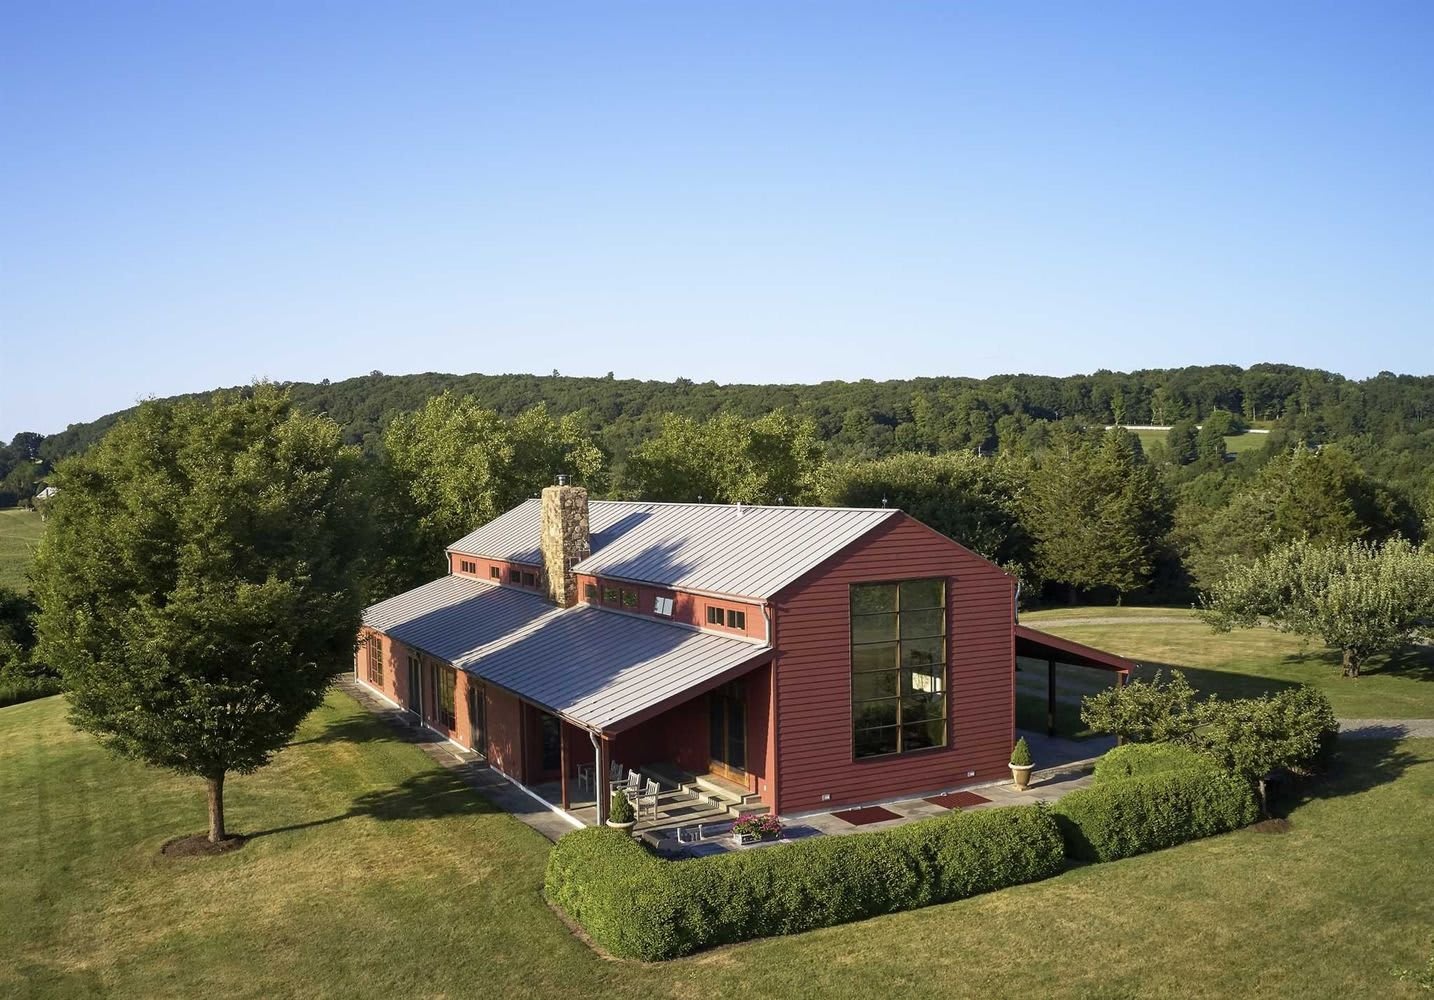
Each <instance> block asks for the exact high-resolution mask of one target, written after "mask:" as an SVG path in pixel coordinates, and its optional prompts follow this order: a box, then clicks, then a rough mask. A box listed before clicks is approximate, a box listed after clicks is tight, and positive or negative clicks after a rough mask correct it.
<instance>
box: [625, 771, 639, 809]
mask: <svg viewBox="0 0 1434 1000" xmlns="http://www.w3.org/2000/svg"><path fill="white" fill-rule="evenodd" d="M641 792H642V775H640V774H638V773H637V772H636V771H628V772H627V784H626V785H624V786H623V789H622V794H624V795H626V796H627V800H628V801H629V802H636V801H637V796H638V795H639V794H640V793H641Z"/></svg>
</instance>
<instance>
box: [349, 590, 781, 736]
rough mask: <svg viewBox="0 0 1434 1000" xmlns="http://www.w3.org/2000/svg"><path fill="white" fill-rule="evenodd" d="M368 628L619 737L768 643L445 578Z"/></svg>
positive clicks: (724, 675) (372, 616) (392, 606)
mask: <svg viewBox="0 0 1434 1000" xmlns="http://www.w3.org/2000/svg"><path fill="white" fill-rule="evenodd" d="M363 623H364V625H366V626H368V627H370V628H373V629H376V630H378V631H380V632H382V633H383V634H385V635H387V636H389V637H391V638H393V639H397V640H398V641H399V642H402V643H404V644H405V645H408V646H412V647H414V648H415V649H418V650H420V651H422V652H424V653H427V654H429V655H430V656H435V657H438V658H439V659H441V660H446V661H447V662H449V663H451V664H453V665H454V666H455V667H458V668H459V669H461V670H464V671H467V672H468V673H470V674H472V675H474V676H475V677H478V678H481V679H482V680H485V681H488V682H491V683H492V684H495V685H497V686H498V687H501V688H504V689H505V690H508V691H511V692H512V693H513V694H516V695H518V696H519V697H521V698H523V699H524V700H525V701H529V702H532V703H533V704H535V705H538V706H540V707H542V708H544V709H547V710H548V711H550V712H553V713H555V714H557V715H561V716H563V717H564V718H566V719H568V720H570V721H571V722H573V723H575V724H577V725H580V726H583V727H586V728H589V729H594V730H598V731H601V732H608V733H617V732H621V731H622V730H624V729H627V728H630V727H631V726H634V725H636V724H637V723H639V722H641V721H643V720H644V719H646V718H650V717H651V716H653V715H655V714H657V713H658V712H660V711H662V710H664V709H666V708H668V707H670V706H672V705H674V704H677V703H679V702H681V701H685V700H687V699H688V698H691V697H695V696H696V695H698V694H701V693H703V692H704V691H707V690H710V689H711V688H714V687H716V686H718V685H719V684H722V683H724V682H726V681H727V680H729V679H731V678H733V677H736V676H738V675H740V674H742V673H744V672H746V671H747V670H749V669H751V668H752V667H755V666H757V665H758V664H759V663H760V662H762V661H763V660H764V659H765V658H766V657H767V656H769V655H770V654H771V648H770V647H769V646H767V645H766V644H765V643H758V642H753V641H751V640H746V639H737V638H732V637H728V636H722V635H713V634H711V633H707V632H699V631H696V630H694V629H688V628H684V627H683V626H680V625H675V624H669V623H667V622H662V621H656V620H654V619H651V618H645V617H640V616H638V615H633V614H627V613H624V612H621V611H613V610H608V609H604V608H598V607H592V606H588V605H578V606H576V607H571V608H558V607H554V606H553V605H552V604H549V603H548V602H547V601H546V600H545V599H544V598H542V597H540V596H538V595H537V594H531V593H528V592H525V591H521V590H515V589H513V588H510V587H502V586H497V585H494V584H489V583H486V582H484V581H481V580H474V579H470V578H468V577H462V576H445V577H440V578H439V579H437V580H434V581H432V582H431V583H426V584H424V585H423V586H421V587H417V588H415V589H414V590H410V591H407V592H406V593H402V594H399V595H398V596H396V597H391V598H389V599H388V600H386V601H382V602H380V603H378V604H375V605H373V606H372V607H370V608H368V609H367V610H366V611H365V612H364V616H363Z"/></svg>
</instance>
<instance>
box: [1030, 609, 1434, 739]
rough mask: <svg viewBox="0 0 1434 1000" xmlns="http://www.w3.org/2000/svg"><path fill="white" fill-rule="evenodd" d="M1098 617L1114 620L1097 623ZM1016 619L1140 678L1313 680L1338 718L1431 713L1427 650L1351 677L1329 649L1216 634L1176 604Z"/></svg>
mask: <svg viewBox="0 0 1434 1000" xmlns="http://www.w3.org/2000/svg"><path fill="white" fill-rule="evenodd" d="M1102 618H1104V619H1115V620H1107V621H1095V619H1102ZM1171 618H1177V619H1180V620H1179V621H1173V622H1172V621H1169V620H1168V619H1171ZM1142 619H1155V620H1152V621H1142ZM1021 621H1022V622H1023V623H1024V624H1028V625H1032V626H1034V627H1036V628H1039V629H1044V630H1046V631H1049V632H1052V633H1055V634H1056V635H1062V636H1066V637H1067V638H1070V639H1075V640H1076V641H1078V642H1084V643H1087V644H1089V645H1092V646H1097V647H1099V648H1101V649H1107V650H1110V651H1111V652H1113V653H1119V654H1120V655H1122V656H1126V657H1129V658H1131V659H1133V660H1135V661H1137V662H1139V663H1140V664H1142V665H1143V667H1144V669H1143V670H1142V671H1141V675H1144V676H1149V675H1150V674H1151V673H1153V672H1154V671H1155V670H1157V669H1161V670H1168V669H1169V668H1172V667H1174V668H1177V669H1180V670H1183V671H1185V675H1186V677H1187V678H1188V679H1189V681H1190V683H1191V684H1193V685H1194V686H1195V687H1196V688H1198V689H1199V690H1201V691H1205V692H1210V693H1213V694H1218V695H1220V696H1222V697H1230V698H1236V697H1248V696H1251V695H1256V694H1261V693H1264V692H1267V691H1275V690H1278V689H1280V688H1282V687H1288V686H1290V685H1294V684H1311V685H1314V686H1315V687H1317V688H1319V689H1320V690H1321V691H1323V692H1324V693H1325V694H1326V695H1327V696H1328V697H1329V700H1330V704H1331V705H1333V706H1334V711H1335V714H1336V715H1338V716H1340V717H1341V718H1346V719H1375V718H1392V719H1428V718H1434V649H1431V648H1430V647H1410V648H1408V649H1405V650H1401V651H1400V652H1399V653H1398V654H1396V655H1394V656H1392V657H1376V658H1375V659H1374V660H1373V661H1372V662H1370V663H1369V664H1367V665H1366V666H1365V667H1364V672H1363V675H1362V676H1361V677H1359V678H1358V679H1353V680H1352V679H1350V678H1347V677H1342V676H1340V667H1339V654H1338V653H1336V652H1335V651H1334V650H1329V649H1324V648H1323V647H1320V646H1318V645H1315V644H1312V643H1307V642H1305V641H1304V640H1302V639H1300V638H1299V637H1297V636H1292V635H1285V634H1283V633H1281V632H1277V631H1275V630H1274V629H1270V628H1255V629H1244V630H1241V631H1237V632H1231V633H1229V634H1228V635H1217V634H1215V633H1213V632H1212V631H1211V630H1210V628H1209V626H1207V625H1205V624H1204V623H1203V622H1201V621H1200V620H1199V619H1198V618H1196V617H1195V614H1194V612H1191V611H1186V610H1180V609H1176V608H1093V607H1083V608H1060V609H1053V610H1047V611H1035V612H1028V613H1024V614H1022V615H1021Z"/></svg>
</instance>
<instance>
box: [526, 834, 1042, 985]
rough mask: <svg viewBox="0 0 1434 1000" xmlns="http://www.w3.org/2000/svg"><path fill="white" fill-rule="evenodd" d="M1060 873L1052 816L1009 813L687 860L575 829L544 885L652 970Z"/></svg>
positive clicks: (600, 936)
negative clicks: (661, 962) (734, 945)
mask: <svg viewBox="0 0 1434 1000" xmlns="http://www.w3.org/2000/svg"><path fill="white" fill-rule="evenodd" d="M1064 864H1065V859H1064V852H1063V845H1062V841H1061V834H1060V831H1059V830H1058V829H1057V827H1056V824H1055V821H1054V820H1053V819H1052V817H1051V814H1050V811H1049V810H1048V809H1046V808H1044V807H1041V806H1009V807H1005V808H998V809H983V810H979V811H975V812H969V813H962V812H953V813H950V814H947V815H945V816H940V817H936V818H933V819H928V820H922V821H920V822H916V823H909V824H906V825H905V826H899V827H895V828H892V829H889V830H882V831H878V832H873V833H858V834H851V835H848V836H840V837H814V838H812V839H810V840H802V841H798V842H796V843H794V844H782V845H774V846H771V847H763V848H760V849H756V850H748V851H735V852H732V853H728V854H722V855H717V856H715V857H708V858H697V859H693V860H689V861H665V860H663V859H661V858H658V857H656V856H654V855H653V854H651V853H649V852H648V851H647V850H646V849H645V848H644V847H642V846H641V845H640V844H639V843H637V842H636V841H635V840H633V839H632V838H631V837H630V836H628V835H627V834H625V833H622V832H619V831H616V830H609V829H601V828H589V829H584V830H576V831H574V832H572V833H570V834H568V835H566V836H564V837H563V838H562V839H561V840H559V841H558V843H557V845H556V846H555V847H554V848H553V852H552V854H551V856H550V857H549V860H548V870H547V878H546V883H545V885H546V891H547V895H548V898H549V899H550V900H551V901H552V902H554V903H556V904H557V905H558V906H561V907H562V908H563V909H564V910H565V911H566V912H567V913H568V915H569V916H570V917H572V918H573V919H574V920H576V921H577V922H578V923H580V924H582V926H583V927H584V929H585V930H586V931H587V933H588V934H589V935H590V936H591V937H592V938H593V940H594V941H596V942H597V943H599V944H601V945H602V946H603V947H604V948H606V949H608V950H609V951H611V952H613V953H614V954H617V955H622V956H624V957H629V958H641V959H646V960H649V961H654V960H658V959H667V958H676V957H678V956H679V955H687V954H690V953H692V952H694V951H698V950H700V949H703V948H710V947H712V946H714V945H719V944H726V943H729V942H733V941H741V940H745V939H747V938H756V937H770V936H773V935H777V934H793V933H796V932H798V931H806V930H812V929H814V928H817V927H829V926H832V925H834V924H841V923H846V922H848V921H852V920H861V919H864V918H866V917H872V916H876V915H878V914H882V913H892V912H895V911H898V910H909V909H914V908H916V907H919V906H927V905H930V904H932V903H941V902H947V901H949V900H954V899H961V898H963V897H965V896H971V895H975V894H976V893H981V892H989V891H991V890H993V889H1000V888H1004V887H1006V886H1011V885H1018V884H1020V883H1023V882H1034V881H1036V880H1038V879H1043V878H1047V877H1049V876H1051V875H1055V874H1057V873H1058V872H1060V871H1061V869H1062V868H1063V867H1064Z"/></svg>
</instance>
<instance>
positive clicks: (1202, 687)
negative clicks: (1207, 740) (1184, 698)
mask: <svg viewBox="0 0 1434 1000" xmlns="http://www.w3.org/2000/svg"><path fill="white" fill-rule="evenodd" d="M1334 669H1335V670H1336V671H1338V667H1336V668H1334ZM1174 670H1178V671H1180V672H1181V673H1182V674H1184V675H1185V679H1186V680H1187V681H1189V682H1190V685H1191V687H1193V688H1194V689H1195V690H1196V691H1197V692H1199V693H1200V694H1201V695H1202V696H1203V695H1207V694H1213V695H1218V696H1219V697H1221V698H1253V697H1256V696H1258V695H1262V694H1274V693H1276V692H1278V691H1283V690H1284V689H1285V688H1292V687H1299V682H1297V681H1286V680H1280V679H1279V678H1277V677H1260V676H1256V675H1253V674H1237V673H1233V672H1231V671H1228V670H1211V669H1210V668H1208V667H1191V666H1187V665H1185V664H1183V663H1155V662H1153V661H1142V662H1141V664H1140V669H1139V670H1137V671H1136V672H1135V674H1134V677H1135V678H1136V679H1139V680H1150V678H1151V677H1153V676H1154V675H1155V672H1156V671H1159V672H1160V673H1161V674H1162V675H1164V676H1165V677H1166V678H1167V679H1168V678H1169V677H1170V673H1171V671H1174Z"/></svg>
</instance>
